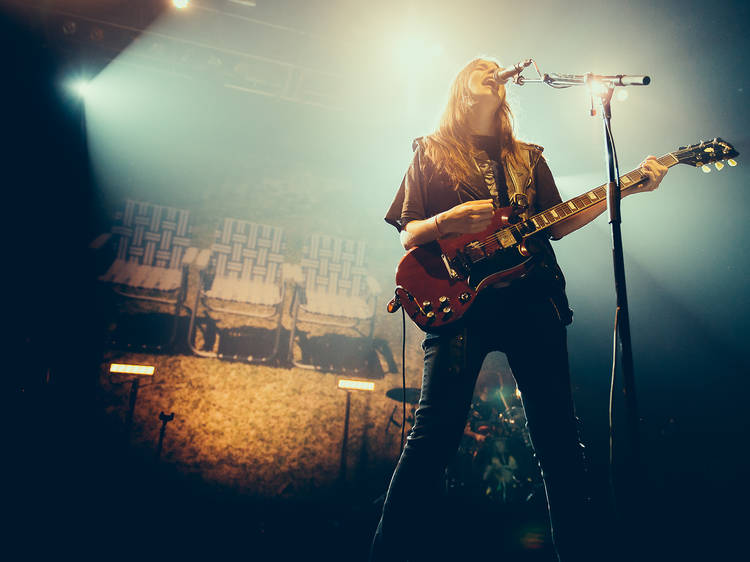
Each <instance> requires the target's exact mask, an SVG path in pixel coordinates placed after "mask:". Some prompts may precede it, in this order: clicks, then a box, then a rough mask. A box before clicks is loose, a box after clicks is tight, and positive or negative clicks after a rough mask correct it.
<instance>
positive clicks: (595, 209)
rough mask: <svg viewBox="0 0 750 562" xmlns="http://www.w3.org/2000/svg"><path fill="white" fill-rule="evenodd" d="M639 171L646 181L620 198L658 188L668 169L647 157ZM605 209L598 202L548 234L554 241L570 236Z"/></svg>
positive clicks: (651, 157)
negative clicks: (646, 177) (641, 171)
mask: <svg viewBox="0 0 750 562" xmlns="http://www.w3.org/2000/svg"><path fill="white" fill-rule="evenodd" d="M641 169H642V170H643V171H644V173H645V174H646V175H647V176H648V181H646V182H645V183H644V184H642V185H640V186H638V187H636V188H634V189H631V190H628V191H625V192H623V193H622V197H627V196H628V195H633V194H634V193H642V192H644V191H653V190H655V189H656V188H657V187H659V183H661V180H662V179H664V175H665V174H666V173H667V169H668V168H667V167H666V166H662V165H661V164H659V162H658V161H657V160H656V157H655V156H649V157H648V158H646V159H645V160H644V161H643V162H641ZM606 208H607V204H606V201H600V202H598V203H596V204H595V205H593V206H591V207H589V208H588V209H586V210H585V211H582V212H580V213H577V214H575V215H573V216H572V217H570V218H569V219H565V220H563V221H560V222H559V223H557V224H556V225H555V226H552V227H550V234H552V238H554V239H555V240H559V239H560V238H562V237H563V236H565V235H566V234H570V233H571V232H574V231H576V230H578V229H579V228H581V227H582V226H585V225H587V224H588V223H590V222H591V221H592V220H594V219H595V218H596V217H598V216H599V215H601V214H602V213H603V212H604V211H605V210H606Z"/></svg>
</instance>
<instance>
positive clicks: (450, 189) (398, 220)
mask: <svg viewBox="0 0 750 562" xmlns="http://www.w3.org/2000/svg"><path fill="white" fill-rule="evenodd" d="M500 169H502V168H500ZM498 176H499V177H498V178H497V180H498V182H497V184H498V188H500V189H501V188H503V187H504V188H505V189H506V190H507V187H506V185H505V178H504V174H498ZM534 181H535V184H536V190H535V194H534V196H533V197H531V198H530V201H529V211H530V214H535V213H539V212H541V211H545V210H547V209H549V208H550V207H553V206H555V205H557V204H558V203H561V202H562V199H561V198H560V193H559V192H558V190H557V186H556V185H555V180H554V178H553V177H552V172H551V171H550V169H549V166H547V162H546V161H545V160H544V158H540V159H539V162H538V163H537V165H536V167H535V168H534ZM489 198H490V193H489V190H488V189H487V187H486V186H485V185H465V184H461V185H459V186H458V187H456V185H455V183H454V182H452V181H451V180H450V178H449V177H448V175H447V174H446V173H445V172H443V171H441V170H438V169H437V167H436V166H435V165H434V164H433V163H432V162H431V161H430V160H429V159H428V158H427V157H426V156H425V155H424V152H423V150H422V147H421V146H419V144H418V143H417V148H416V150H415V151H414V158H413V159H412V161H411V164H410V165H409V168H408V169H407V170H406V174H405V175H404V179H403V180H402V181H401V185H400V186H399V188H398V191H397V192H396V196H395V198H394V199H393V202H392V203H391V206H390V208H389V209H388V213H387V214H386V216H385V221H386V222H387V223H389V224H392V225H393V226H395V227H396V228H397V229H398V230H399V232H400V231H401V230H402V229H403V228H404V226H406V223H408V222H409V221H412V220H422V219H426V218H429V217H432V216H434V215H436V214H438V213H442V212H443V211H447V210H448V209H451V208H453V207H455V206H456V205H459V204H460V203H465V202H466V201H471V200H476V199H489Z"/></svg>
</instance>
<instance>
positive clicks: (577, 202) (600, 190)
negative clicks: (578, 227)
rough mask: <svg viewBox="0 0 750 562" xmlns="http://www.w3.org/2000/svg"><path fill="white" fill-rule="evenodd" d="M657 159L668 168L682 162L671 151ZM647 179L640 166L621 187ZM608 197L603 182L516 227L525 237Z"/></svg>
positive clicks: (624, 187)
mask: <svg viewBox="0 0 750 562" xmlns="http://www.w3.org/2000/svg"><path fill="white" fill-rule="evenodd" d="M657 161H658V162H659V163H660V164H661V165H662V166H666V167H667V168H671V167H672V166H674V165H675V164H679V162H680V161H679V160H678V159H677V157H676V156H675V155H674V154H673V153H671V152H670V153H669V154H665V155H664V156H662V157H660V158H657ZM647 179H648V177H647V176H646V174H645V173H644V172H643V171H641V169H640V168H638V169H635V170H633V171H632V172H628V173H627V174H625V175H624V176H620V187H621V189H622V191H626V190H628V189H631V188H633V187H635V186H637V185H639V184H641V183H643V182H644V181H646V180H647ZM606 198H607V184H603V185H600V186H599V187H595V188H594V189H592V190H591V191H587V192H586V193H584V194H582V195H579V196H578V197H574V198H573V199H569V200H567V201H564V202H563V203H560V204H559V205H555V206H554V207H551V208H549V209H547V210H546V211H543V212H541V213H539V214H536V215H534V216H533V217H530V218H528V219H527V220H525V221H523V222H521V223H518V224H516V225H514V227H515V228H516V229H518V231H519V233H520V234H522V236H523V237H524V238H525V237H527V236H530V235H531V234H535V233H537V232H539V231H541V230H544V229H545V228H549V227H550V226H552V225H554V224H557V223H559V222H561V221H564V220H565V219H568V218H570V217H572V216H573V215H576V214H578V213H580V212H582V211H585V210H586V209H589V208H591V207H593V206H594V205H596V204H597V203H600V202H602V201H604V200H606Z"/></svg>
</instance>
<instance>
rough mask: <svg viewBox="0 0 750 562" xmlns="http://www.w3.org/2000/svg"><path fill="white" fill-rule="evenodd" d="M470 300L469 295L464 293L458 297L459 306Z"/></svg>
mask: <svg viewBox="0 0 750 562" xmlns="http://www.w3.org/2000/svg"><path fill="white" fill-rule="evenodd" d="M470 299H471V295H470V294H469V293H467V292H466V291H464V292H463V293H461V294H460V295H458V300H459V301H461V304H466V303H467V302H469V300H470Z"/></svg>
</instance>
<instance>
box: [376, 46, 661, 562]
mask: <svg viewBox="0 0 750 562" xmlns="http://www.w3.org/2000/svg"><path fill="white" fill-rule="evenodd" d="M521 68H522V66H521V65H517V66H516V70H517V72H520V70H521ZM510 74H512V71H511V72H509V71H505V72H503V69H502V68H501V67H500V66H499V65H498V64H497V63H495V62H493V61H491V60H485V59H476V60H473V61H471V62H470V63H469V64H467V65H466V66H465V67H464V68H463V69H462V70H461V71H460V72H459V73H458V75H457V76H456V78H455V79H454V81H453V84H452V86H451V90H450V96H449V101H448V104H447V106H446V108H445V110H444V113H443V115H442V117H441V120H440V122H439V126H438V128H437V130H436V131H435V132H434V133H433V134H431V135H429V136H427V137H424V138H420V139H417V140H416V141H415V143H414V157H413V160H412V162H411V164H410V166H409V168H408V170H407V172H406V175H405V177H404V180H403V182H402V184H401V186H400V188H399V190H398V192H397V194H396V197H395V199H394V201H393V204H392V205H391V207H390V209H389V211H388V213H387V215H386V221H387V222H388V223H390V224H392V225H394V226H395V227H396V228H397V229H398V231H399V233H400V239H401V243H402V244H403V246H404V248H405V249H406V250H410V249H412V248H422V247H429V246H430V245H431V244H432V245H437V241H441V242H442V241H450V240H451V239H454V238H460V237H462V236H466V235H470V234H475V233H481V232H484V231H486V230H487V229H488V227H490V226H491V224H492V222H493V221H494V220H497V217H496V210H497V209H510V210H511V213H510V214H512V215H513V216H508V217H503V218H504V219H507V222H508V224H513V223H514V222H518V221H524V220H526V219H528V218H529V217H532V216H533V215H535V214H536V213H539V212H542V211H545V210H548V209H552V208H553V207H555V206H557V205H560V204H561V202H562V200H561V198H560V195H559V193H558V190H557V187H556V186H555V182H554V179H553V177H552V174H551V172H550V169H549V167H548V166H547V163H546V162H545V160H544V158H543V156H542V148H541V147H539V146H536V145H533V144H527V143H523V142H520V141H519V140H517V139H516V138H515V136H514V134H513V128H512V121H511V119H512V115H511V111H510V108H509V106H508V103H507V101H506V99H505V87H504V84H503V82H504V81H505V80H507V78H508V77H509V76H510ZM640 169H641V172H642V177H641V179H640V181H639V182H637V185H634V186H633V187H632V188H631V189H628V190H626V191H623V195H629V194H631V193H637V192H641V191H651V190H654V189H656V188H657V186H658V185H659V183H660V182H661V180H662V179H663V177H664V175H665V174H666V171H667V166H665V165H664V164H663V163H661V162H660V161H659V160H657V159H656V158H654V157H648V158H647V159H646V160H644V161H643V162H642V163H641V168H640ZM605 205H606V204H605V201H604V199H602V200H601V201H596V200H595V198H594V197H593V196H592V203H591V204H590V205H589V206H587V208H586V209H584V210H582V211H580V212H575V213H571V214H570V217H569V218H567V219H566V220H560V221H555V224H554V225H552V226H550V227H549V228H545V229H540V232H539V233H538V234H536V235H534V236H530V237H528V239H526V240H525V242H526V244H525V246H524V248H523V252H526V255H528V256H529V259H527V260H525V261H524V262H523V264H522V267H521V266H518V267H515V269H517V270H519V271H518V275H516V276H514V277H513V278H500V279H497V280H495V279H494V278H492V276H488V275H482V277H483V278H485V279H489V281H487V282H485V283H484V285H485V286H483V287H482V288H481V289H482V290H481V291H480V290H477V291H476V292H475V291H474V290H473V289H478V288H477V287H476V286H474V287H473V288H472V289H471V291H468V290H467V291H464V292H462V293H461V294H459V295H458V296H457V297H456V296H454V297H453V301H451V300H450V299H449V298H447V297H443V298H440V299H435V301H434V302H431V301H430V302H427V301H425V302H422V301H420V300H419V299H415V298H414V297H413V296H410V295H408V294H407V293H406V292H404V291H402V297H401V301H402V304H403V305H404V308H405V309H407V303H406V302H405V299H407V298H408V299H410V301H411V302H410V303H409V304H410V306H411V307H412V310H409V309H407V311H408V312H409V314H410V315H411V316H412V317H413V318H414V319H415V321H416V317H417V316H418V315H421V316H422V317H423V319H424V321H423V322H421V323H420V322H418V323H419V325H420V327H422V328H423V329H424V330H425V332H426V337H425V339H424V342H423V343H422V348H423V350H424V371H423V379H422V391H421V397H420V401H419V407H418V409H417V411H416V415H415V424H414V427H413V429H412V431H411V432H410V434H409V436H408V438H407V440H406V445H405V447H404V450H403V452H402V454H401V457H400V459H399V462H398V465H397V467H396V469H395V471H394V474H393V477H392V479H391V482H390V486H389V488H388V493H387V494H386V500H385V503H384V506H383V513H382V517H381V519H380V522H379V524H378V528H377V531H376V533H375V538H374V540H373V544H372V549H371V553H370V560H371V562H381V561H382V562H385V561H387V562H395V561H406V560H408V561H410V562H417V561H421V560H443V559H449V558H448V557H447V554H446V552H447V550H446V549H447V548H448V547H449V546H450V545H449V544H446V543H445V542H440V540H439V537H446V536H449V534H450V532H449V530H447V529H441V528H439V525H440V519H441V518H440V517H439V516H438V512H439V511H438V510H439V508H440V496H441V491H442V487H443V481H444V470H445V467H446V465H447V464H448V463H449V462H450V461H451V459H452V458H453V456H454V455H455V452H456V449H457V447H458V444H459V441H460V439H461V435H462V432H463V429H464V425H465V423H466V417H467V414H468V410H469V407H470V404H471V398H472V394H473V390H474V384H475V382H476V378H477V375H478V373H479V370H480V367H481V365H482V362H483V360H484V358H485V356H486V355H487V353H489V352H491V351H495V350H497V351H501V352H504V353H505V354H506V356H507V359H508V362H509V364H510V366H511V369H512V371H513V375H514V377H515V379H516V383H517V385H518V388H519V390H520V391H521V394H522V399H523V405H524V409H525V412H526V418H527V420H528V430H529V433H530V436H531V439H532V442H533V446H534V450H535V454H536V456H537V459H538V461H539V463H540V465H541V467H542V470H543V475H544V482H545V487H546V490H547V497H548V507H549V513H550V521H551V525H552V530H553V540H554V544H555V548H556V550H557V553H558V556H559V558H560V560H562V562H582V561H586V560H605V559H607V555H606V553H604V552H601V551H596V549H595V548H594V547H592V544H593V540H592V536H591V534H590V533H589V530H590V526H589V524H588V519H587V518H588V517H589V513H588V509H587V507H588V506H587V494H588V492H587V482H586V472H585V467H584V457H583V452H582V445H581V444H580V440H579V436H578V431H577V427H576V418H575V414H574V407H573V400H572V394H571V388H570V374H569V368H568V352H567V343H566V325H567V324H569V323H570V321H571V319H572V313H571V312H570V310H569V309H568V303H567V299H566V297H565V286H564V279H563V275H562V272H561V271H560V268H559V267H558V266H557V262H556V260H555V256H554V252H553V251H552V247H551V245H550V243H549V238H550V237H552V238H553V239H559V238H562V237H563V236H565V235H567V234H569V233H571V232H573V231H574V230H576V229H578V228H580V227H582V226H584V225H585V224H587V223H589V222H590V221H591V220H593V219H594V218H595V217H596V216H598V215H599V214H601V213H602V212H603V211H604V210H605V208H606V206H605ZM554 216H555V217H556V216H557V215H556V214H555V215H554ZM519 224H525V223H519ZM496 243H499V242H497V241H496ZM481 250H482V249H481V248H479V249H478V250H477V251H481ZM516 254H518V252H516ZM430 255H431V254H430ZM436 255H437V256H440V252H438V253H437V254H436ZM420 259H421V258H420ZM440 259H441V258H440V257H438V258H435V260H436V262H437V263H436V264H435V265H436V267H438V268H439V269H441V270H442V271H443V273H444V275H445V277H446V279H451V278H458V277H460V276H461V271H458V270H460V269H461V267H462V265H461V264H462V263H464V262H465V261H466V259H468V258H465V257H462V258H461V259H462V260H464V262H462V261H461V260H458V259H456V260H453V261H448V260H446V259H445V255H444V254H443V256H442V260H443V262H444V263H443V262H441V261H440ZM472 259H473V258H472ZM422 265H425V264H422ZM397 279H398V277H397ZM397 294H398V292H397ZM459 301H460V302H459ZM469 301H470V302H469ZM469 304H470V305H471V308H470V309H468V308H466V309H465V312H464V313H463V314H462V316H461V318H460V319H455V316H456V314H455V312H454V309H455V310H457V309H458V306H459V305H467V306H468V305H469ZM452 314H453V318H451V315H452ZM446 531H447V532H446Z"/></svg>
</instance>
